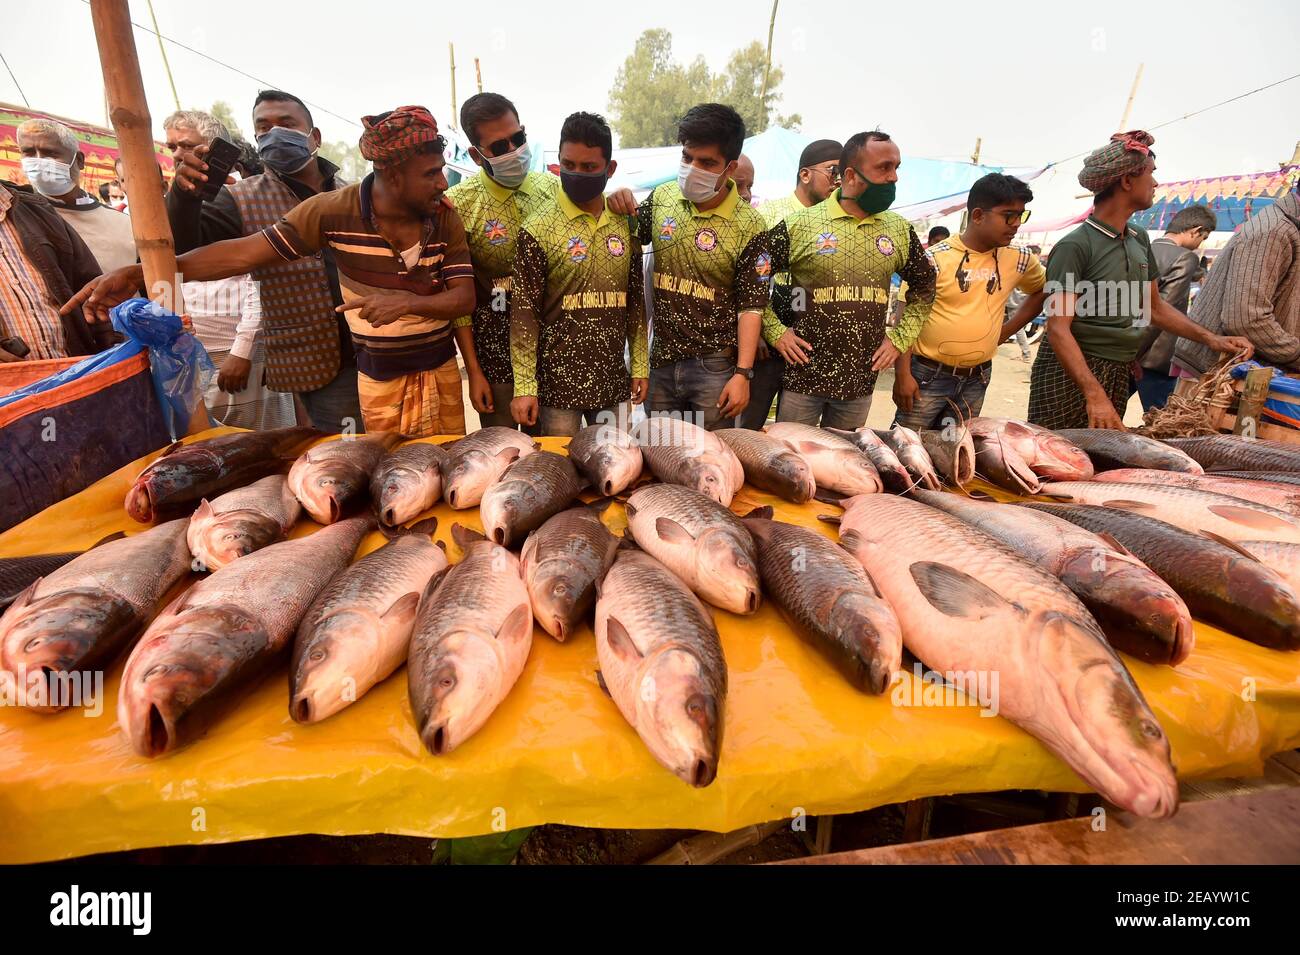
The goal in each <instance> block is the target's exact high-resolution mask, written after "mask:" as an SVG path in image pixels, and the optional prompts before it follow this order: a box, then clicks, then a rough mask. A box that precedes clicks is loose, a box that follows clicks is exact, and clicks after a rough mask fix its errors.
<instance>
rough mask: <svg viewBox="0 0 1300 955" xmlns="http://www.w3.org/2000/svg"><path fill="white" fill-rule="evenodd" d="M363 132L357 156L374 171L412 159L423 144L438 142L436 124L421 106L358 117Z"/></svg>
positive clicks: (403, 107) (405, 107) (431, 115)
mask: <svg viewBox="0 0 1300 955" xmlns="http://www.w3.org/2000/svg"><path fill="white" fill-rule="evenodd" d="M361 124H362V126H364V127H365V132H363V133H362V134H361V142H360V143H359V144H358V145H359V147H360V149H361V155H362V156H363V157H364V158H366V159H369V160H370V161H371V162H372V163H374V164H375V168H376V169H384V168H385V167H388V166H395V165H397V164H398V163H400V162H402V161H403V160H406V159H409V158H410V157H411V156H414V155H415V154H416V153H417V152H418V151H419V149H420V147H421V146H423V145H424V144H425V143H430V142H435V141H438V140H440V139H441V137H440V136H439V135H438V121H437V120H435V119H434V118H433V114H432V113H430V112H429V111H428V110H427V109H425V108H424V107H423V106H399V107H397V109H394V110H390V111H389V112H387V113H379V114H378V115H376V116H362V117H361Z"/></svg>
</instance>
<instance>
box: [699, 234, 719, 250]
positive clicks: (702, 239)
mask: <svg viewBox="0 0 1300 955" xmlns="http://www.w3.org/2000/svg"><path fill="white" fill-rule="evenodd" d="M695 247H696V248H697V249H699V250H700V251H701V252H712V251H713V250H714V249H716V248H717V247H718V233H716V232H714V231H713V230H712V229H701V230H700V231H699V232H697V233H695Z"/></svg>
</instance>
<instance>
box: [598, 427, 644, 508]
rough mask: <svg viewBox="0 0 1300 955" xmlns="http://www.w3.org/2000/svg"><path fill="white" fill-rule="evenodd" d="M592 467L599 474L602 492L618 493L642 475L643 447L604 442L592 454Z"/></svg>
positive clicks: (607, 493) (608, 493)
mask: <svg viewBox="0 0 1300 955" xmlns="http://www.w3.org/2000/svg"><path fill="white" fill-rule="evenodd" d="M620 433H621V432H620ZM629 440H630V439H629ZM591 468H592V471H593V472H594V473H595V474H596V475H597V480H598V482H599V484H600V487H599V490H600V493H601V494H603V495H605V496H607V497H608V496H609V495H611V494H617V493H618V492H619V491H621V490H623V489H624V488H627V487H631V485H632V482H633V481H635V480H636V479H637V478H638V477H640V476H641V468H642V460H641V449H640V448H639V447H637V446H636V445H629V444H623V443H621V442H617V441H606V442H603V443H602V444H600V445H599V446H598V447H597V450H596V451H595V453H594V454H592V456H591Z"/></svg>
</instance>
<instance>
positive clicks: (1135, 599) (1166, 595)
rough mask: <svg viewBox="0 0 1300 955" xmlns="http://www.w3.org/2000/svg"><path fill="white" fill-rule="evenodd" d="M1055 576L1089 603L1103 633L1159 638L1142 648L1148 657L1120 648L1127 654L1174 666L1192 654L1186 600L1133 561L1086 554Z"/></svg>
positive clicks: (1094, 552) (1092, 551)
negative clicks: (1082, 594)
mask: <svg viewBox="0 0 1300 955" xmlns="http://www.w3.org/2000/svg"><path fill="white" fill-rule="evenodd" d="M1057 576H1059V577H1060V578H1061V580H1062V581H1064V582H1065V584H1066V585H1067V586H1069V587H1070V589H1071V590H1073V591H1074V592H1075V593H1076V594H1079V593H1086V594H1087V595H1088V596H1089V598H1091V599H1090V600H1088V601H1087V603H1088V605H1089V609H1090V610H1091V611H1092V613H1093V616H1095V617H1096V618H1097V620H1098V622H1100V623H1102V624H1103V626H1104V627H1109V626H1114V627H1116V628H1118V629H1119V630H1121V631H1123V632H1128V633H1138V634H1142V635H1144V636H1145V637H1147V638H1155V639H1154V641H1150V640H1149V639H1148V640H1146V641H1144V642H1143V647H1144V648H1145V647H1147V646H1149V648H1150V652H1149V653H1148V652H1146V650H1145V649H1144V650H1143V652H1141V653H1139V652H1137V647H1134V648H1132V649H1130V648H1129V647H1127V646H1126V647H1122V649H1124V650H1125V651H1126V652H1130V653H1132V654H1133V655H1135V656H1140V657H1141V658H1142V659H1145V660H1148V662H1158V663H1166V664H1169V665H1170V666H1177V665H1178V664H1179V663H1181V662H1182V661H1183V660H1185V659H1187V655H1188V654H1189V653H1191V651H1192V644H1193V642H1194V641H1195V634H1194V628H1193V624H1192V616H1191V613H1190V612H1189V611H1188V609H1187V605H1186V604H1185V603H1184V602H1183V598H1182V597H1180V596H1178V594H1177V593H1175V592H1174V590H1173V588H1171V587H1169V585H1167V584H1166V583H1165V582H1164V581H1163V580H1161V579H1160V578H1159V577H1157V576H1155V575H1154V574H1153V573H1151V571H1150V570H1149V569H1148V568H1147V566H1146V565H1145V564H1143V563H1141V562H1140V561H1138V560H1136V559H1135V558H1133V557H1130V556H1128V555H1126V554H1115V553H1109V552H1107V551H1099V550H1095V549H1092V548H1087V549H1083V550H1080V551H1078V552H1077V553H1075V554H1074V555H1072V556H1071V557H1070V558H1068V559H1067V560H1066V561H1065V562H1063V563H1062V564H1061V566H1060V568H1059V570H1058V573H1057ZM1107 632H1108V633H1109V632H1110V631H1109V630H1107ZM1112 643H1114V641H1112Z"/></svg>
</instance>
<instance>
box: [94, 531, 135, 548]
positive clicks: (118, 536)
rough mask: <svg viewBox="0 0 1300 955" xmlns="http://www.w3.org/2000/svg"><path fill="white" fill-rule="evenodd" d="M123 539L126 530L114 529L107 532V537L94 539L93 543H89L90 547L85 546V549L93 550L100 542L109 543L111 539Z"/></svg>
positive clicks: (111, 541)
mask: <svg viewBox="0 0 1300 955" xmlns="http://www.w3.org/2000/svg"><path fill="white" fill-rule="evenodd" d="M125 539H126V531H114V532H113V533H112V534H109V535H108V536H107V537H101V538H100V539H99V540H97V541H95V543H93V544H91V545H90V547H88V548H87V550H94V549H95V548H96V547H98V546H100V545H101V544H111V543H113V541H120V540H125Z"/></svg>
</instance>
